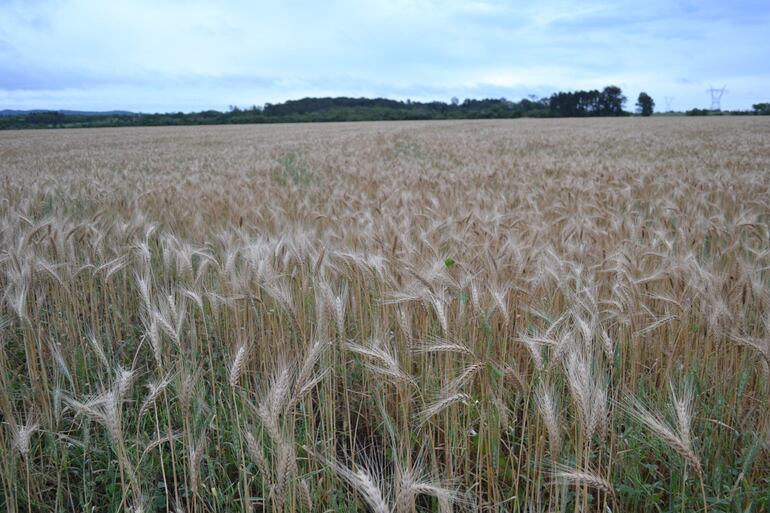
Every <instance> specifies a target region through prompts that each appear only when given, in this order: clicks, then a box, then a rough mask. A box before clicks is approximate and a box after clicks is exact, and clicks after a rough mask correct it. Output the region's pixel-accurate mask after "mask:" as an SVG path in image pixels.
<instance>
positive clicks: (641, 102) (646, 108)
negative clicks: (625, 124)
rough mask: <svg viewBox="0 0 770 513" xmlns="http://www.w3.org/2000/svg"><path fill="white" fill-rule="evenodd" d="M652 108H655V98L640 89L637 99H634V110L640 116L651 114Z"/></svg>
mask: <svg viewBox="0 0 770 513" xmlns="http://www.w3.org/2000/svg"><path fill="white" fill-rule="evenodd" d="M653 110H655V100H653V99H652V96H650V95H649V94H647V93H645V92H644V91H642V92H641V93H639V99H638V100H636V112H638V113H639V114H641V115H642V116H651V115H652V112H653Z"/></svg>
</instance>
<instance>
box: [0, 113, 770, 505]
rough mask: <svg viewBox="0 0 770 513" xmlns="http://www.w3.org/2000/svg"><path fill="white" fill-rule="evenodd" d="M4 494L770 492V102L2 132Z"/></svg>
mask: <svg viewBox="0 0 770 513" xmlns="http://www.w3.org/2000/svg"><path fill="white" fill-rule="evenodd" d="M0 287H1V288H2V298H1V299H2V301H1V302H0V421H1V424H0V510H2V511H8V512H12V513H33V512H49V511H50V512H65V511H99V512H102V511H103V512H110V513H112V512H121V511H130V512H135V513H136V512H140V511H141V512H144V513H147V512H155V511H175V512H180V513H181V512H187V513H203V512H212V513H220V512H221V513H226V512H271V513H280V512H305V513H310V512H316V511H318V512H321V511H342V512H354V511H370V512H375V513H413V512H418V511H433V512H440V513H448V512H464V511H468V512H472V511H490V512H491V511H495V512H496V511H516V512H525V511H526V512H557V511H558V512H562V511H570V512H572V511H574V512H581V511H596V512H609V511H611V512H621V511H625V512H629V511H639V512H647V511H714V512H716V511H736V512H759V511H767V509H768V508H770V368H769V365H770V123H768V121H767V120H766V119H759V118H729V117H720V118H709V119H690V118H687V119H683V118H680V119H673V118H668V119H644V120H641V119H591V120H547V121H546V120H542V121H541V120H518V121H479V122H431V123H427V122H426V123H422V122H414V123H356V124H318V125H281V126H256V127H254V126H227V127H211V128H197V127H196V128H189V127H187V128H147V129H144V128H142V129H128V128H127V129H98V130H66V131H65V130H60V131H26V132H3V133H0Z"/></svg>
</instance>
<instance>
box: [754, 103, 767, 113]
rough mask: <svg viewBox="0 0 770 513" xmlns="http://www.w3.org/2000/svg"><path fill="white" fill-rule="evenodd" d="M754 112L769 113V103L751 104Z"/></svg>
mask: <svg viewBox="0 0 770 513" xmlns="http://www.w3.org/2000/svg"><path fill="white" fill-rule="evenodd" d="M751 107H752V108H753V109H754V113H755V114H764V115H768V114H770V103H755V104H754V105H752V106H751Z"/></svg>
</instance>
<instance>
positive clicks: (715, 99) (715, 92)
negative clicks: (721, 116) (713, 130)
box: [706, 86, 727, 110]
mask: <svg viewBox="0 0 770 513" xmlns="http://www.w3.org/2000/svg"><path fill="white" fill-rule="evenodd" d="M725 91H727V87H726V86H722V89H715V88H714V86H711V87H710V88H708V89H706V92H707V93H710V94H711V110H722V96H723V95H724V94H725Z"/></svg>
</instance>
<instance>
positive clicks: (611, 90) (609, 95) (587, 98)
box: [548, 86, 627, 117]
mask: <svg viewBox="0 0 770 513" xmlns="http://www.w3.org/2000/svg"><path fill="white" fill-rule="evenodd" d="M625 103H626V97H625V96H623V91H622V90H621V89H620V88H619V87H617V86H607V87H605V88H604V90H602V91H598V90H596V89H594V90H591V91H575V92H570V93H563V92H560V93H555V94H553V95H552V96H551V98H550V99H549V102H548V107H549V110H550V113H551V115H552V116H555V117H586V116H625V115H627V113H626V112H624V111H623V105H624V104H625Z"/></svg>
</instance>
